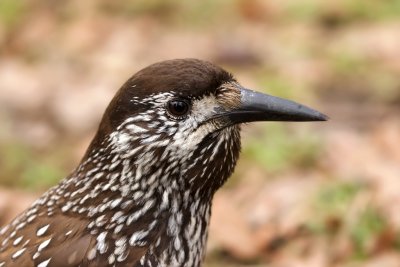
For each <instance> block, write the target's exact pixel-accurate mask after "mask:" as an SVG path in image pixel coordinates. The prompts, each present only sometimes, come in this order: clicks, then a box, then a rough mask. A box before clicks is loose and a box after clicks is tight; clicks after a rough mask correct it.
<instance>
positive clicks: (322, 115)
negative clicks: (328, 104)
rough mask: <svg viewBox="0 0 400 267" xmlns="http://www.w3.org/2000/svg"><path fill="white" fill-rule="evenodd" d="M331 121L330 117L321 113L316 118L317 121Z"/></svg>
mask: <svg viewBox="0 0 400 267" xmlns="http://www.w3.org/2000/svg"><path fill="white" fill-rule="evenodd" d="M329 120H330V118H329V116H328V115H325V114H323V113H320V112H319V114H318V116H317V117H316V121H329Z"/></svg>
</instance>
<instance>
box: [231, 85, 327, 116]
mask: <svg viewBox="0 0 400 267" xmlns="http://www.w3.org/2000/svg"><path fill="white" fill-rule="evenodd" d="M240 90H241V105H240V106H239V107H238V108H236V109H233V110H231V111H230V112H229V113H228V114H227V115H228V118H229V119H230V120H231V122H233V123H242V122H252V121H326V120H328V117H327V116H326V115H324V114H322V113H320V112H318V111H316V110H313V109H311V108H309V107H306V106H304V105H301V104H298V103H296V102H293V101H290V100H286V99H283V98H279V97H275V96H271V95H267V94H262V93H258V92H255V91H252V90H249V89H245V88H240Z"/></svg>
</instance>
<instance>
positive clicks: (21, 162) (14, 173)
mask: <svg viewBox="0 0 400 267" xmlns="http://www.w3.org/2000/svg"><path fill="white" fill-rule="evenodd" d="M53 156H55V155H47V156H39V157H38V155H35V153H34V152H33V151H32V150H31V149H30V148H29V147H27V146H25V145H23V144H21V143H15V142H12V143H0V170H1V172H0V181H1V182H2V184H4V185H7V186H11V187H18V188H23V189H29V190H32V191H40V190H44V189H46V188H48V187H50V186H52V185H54V184H55V183H56V182H57V181H59V180H60V179H62V178H63V177H64V175H65V171H63V168H62V167H61V164H60V159H62V157H53Z"/></svg>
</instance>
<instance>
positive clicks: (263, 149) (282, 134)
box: [243, 122, 321, 173]
mask: <svg viewBox="0 0 400 267" xmlns="http://www.w3.org/2000/svg"><path fill="white" fill-rule="evenodd" d="M320 148H321V146H320V140H319V139H318V137H317V136H313V135H312V133H309V132H308V133H307V134H299V133H291V132H290V131H288V128H286V127H285V126H284V125H283V124H282V123H277V122H276V123H275V122H274V123H270V124H265V126H264V131H263V134H261V135H260V136H258V137H255V138H254V137H249V140H248V141H247V142H246V144H245V145H244V147H243V156H244V157H245V158H246V159H247V160H254V161H255V162H257V163H258V164H260V165H261V166H263V167H264V168H265V170H266V171H267V172H269V173H277V172H281V171H283V170H287V169H290V168H299V169H307V168H309V167H312V166H315V163H316V162H317V159H318V156H319V153H320V152H321V151H320Z"/></svg>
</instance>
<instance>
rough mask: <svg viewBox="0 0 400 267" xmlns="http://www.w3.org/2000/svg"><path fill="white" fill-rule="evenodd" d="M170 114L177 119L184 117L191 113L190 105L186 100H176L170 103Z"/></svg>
mask: <svg viewBox="0 0 400 267" xmlns="http://www.w3.org/2000/svg"><path fill="white" fill-rule="evenodd" d="M167 108H168V111H169V113H171V114H172V115H173V116H175V117H182V116H184V115H186V114H187V113H188V112H189V103H188V102H187V101H185V100H180V99H174V100H171V101H169V102H168V104H167Z"/></svg>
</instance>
